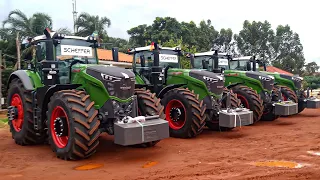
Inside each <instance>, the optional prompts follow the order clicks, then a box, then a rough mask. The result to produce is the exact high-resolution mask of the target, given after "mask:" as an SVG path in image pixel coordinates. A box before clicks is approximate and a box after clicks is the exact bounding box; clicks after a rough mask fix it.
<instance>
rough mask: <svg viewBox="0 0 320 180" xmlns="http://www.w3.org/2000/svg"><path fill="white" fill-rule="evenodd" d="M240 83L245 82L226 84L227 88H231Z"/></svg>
mask: <svg viewBox="0 0 320 180" xmlns="http://www.w3.org/2000/svg"><path fill="white" fill-rule="evenodd" d="M240 84H243V83H242V82H237V83H232V84H229V85H228V86H226V88H227V89H231V88H233V87H235V86H238V85H240Z"/></svg>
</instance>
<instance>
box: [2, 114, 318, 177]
mask: <svg viewBox="0 0 320 180" xmlns="http://www.w3.org/2000/svg"><path fill="white" fill-rule="evenodd" d="M319 117H320V110H305V111H304V112H303V113H301V114H300V115H296V116H292V117H287V118H280V119H278V120H276V121H274V122H258V123H257V124H256V125H253V126H249V127H242V128H241V129H240V128H238V129H235V130H233V131H232V132H221V133H220V132H210V131H205V132H204V133H203V134H202V135H200V136H198V137H197V138H195V139H174V138H169V139H166V140H163V141H161V142H160V143H159V144H157V145H156V146H155V147H154V148H148V149H137V148H131V147H122V146H117V145H114V144H113V142H112V137H109V136H106V135H103V136H102V137H101V143H100V147H99V149H98V152H97V153H96V154H95V155H94V156H92V157H91V158H89V159H86V160H82V161H77V162H73V161H63V160H59V159H57V158H56V157H55V155H54V154H53V152H52V151H51V150H50V147H49V146H46V145H42V146H24V147H22V146H18V145H16V144H15V143H14V142H13V140H12V139H11V135H10V133H9V130H8V129H7V128H3V129H0V152H1V156H0V179H2V180H6V179H32V180H36V179H39V180H40V179H46V180H51V179H52V180H53V179H54V180H59V179H68V180H73V179H75V180H79V179H108V180H109V179H121V180H124V179H130V180H131V179H146V180H150V179H183V180H191V179H192V180H194V179H232V180H239V179H251V180H253V179H254V180H256V179H259V180H267V179H268V180H269V179H277V180H282V179H299V180H302V179H320V156H314V155H309V154H308V153H307V151H309V150H313V151H320V131H319V129H320V124H319V121H320V118H319ZM266 160H284V161H295V162H298V163H307V164H309V166H306V167H302V168H300V169H290V168H278V167H257V166H254V165H252V163H253V162H256V161H266ZM148 162H151V163H150V164H147V163H148ZM88 163H99V164H102V165H103V167H100V168H97V169H93V170H87V171H79V170H75V169H74V168H75V167H77V166H80V165H85V164H88ZM146 164H147V165H146ZM144 165H146V166H145V168H143V166H144Z"/></svg>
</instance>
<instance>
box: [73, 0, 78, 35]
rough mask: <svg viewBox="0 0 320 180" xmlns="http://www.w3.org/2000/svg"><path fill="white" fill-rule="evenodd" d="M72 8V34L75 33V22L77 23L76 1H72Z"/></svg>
mask: <svg viewBox="0 0 320 180" xmlns="http://www.w3.org/2000/svg"><path fill="white" fill-rule="evenodd" d="M72 1H73V2H72V8H73V11H72V14H73V32H74V33H76V30H77V29H76V21H77V13H78V12H77V2H76V0H72Z"/></svg>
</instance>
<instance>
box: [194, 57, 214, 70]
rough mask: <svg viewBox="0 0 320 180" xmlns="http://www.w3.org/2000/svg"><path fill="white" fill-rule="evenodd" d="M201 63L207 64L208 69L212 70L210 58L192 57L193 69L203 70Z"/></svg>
mask: <svg viewBox="0 0 320 180" xmlns="http://www.w3.org/2000/svg"><path fill="white" fill-rule="evenodd" d="M202 61H204V62H206V63H209V64H208V66H209V67H208V69H209V70H211V69H212V57H211V56H196V57H194V68H195V69H203V65H202Z"/></svg>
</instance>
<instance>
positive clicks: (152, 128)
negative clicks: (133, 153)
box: [114, 96, 170, 146]
mask: <svg viewBox="0 0 320 180" xmlns="http://www.w3.org/2000/svg"><path fill="white" fill-rule="evenodd" d="M134 103H135V104H136V106H135V107H137V106H138V102H137V97H136V96H134ZM134 111H135V113H132V114H133V115H134V116H135V115H138V108H134ZM169 137H170V135H169V123H168V121H166V120H163V119H161V118H160V117H159V115H153V116H136V117H130V116H125V117H123V118H122V119H121V120H119V121H117V122H115V123H114V143H115V144H118V145H122V146H130V145H137V144H144V143H151V142H156V141H160V140H162V139H165V138H169Z"/></svg>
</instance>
